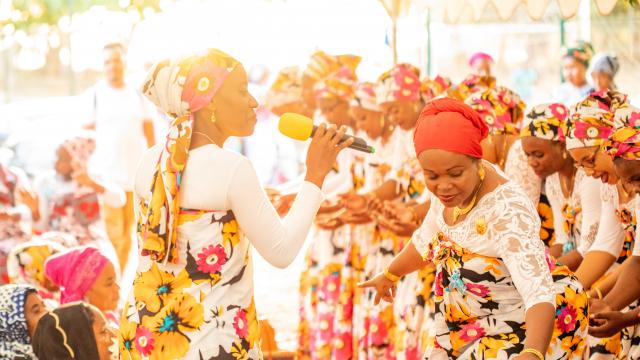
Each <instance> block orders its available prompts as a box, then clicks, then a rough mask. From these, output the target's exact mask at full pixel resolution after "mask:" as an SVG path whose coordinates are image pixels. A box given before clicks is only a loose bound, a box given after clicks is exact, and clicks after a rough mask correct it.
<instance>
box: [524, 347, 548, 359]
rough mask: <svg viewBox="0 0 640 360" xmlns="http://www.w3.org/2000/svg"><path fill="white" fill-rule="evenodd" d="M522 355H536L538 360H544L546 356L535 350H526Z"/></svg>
mask: <svg viewBox="0 0 640 360" xmlns="http://www.w3.org/2000/svg"><path fill="white" fill-rule="evenodd" d="M520 354H533V355H535V356H536V357H537V358H538V359H540V360H544V355H542V353H541V352H540V351H538V350H536V349H534V348H526V349H524V350H522V351H521V352H520Z"/></svg>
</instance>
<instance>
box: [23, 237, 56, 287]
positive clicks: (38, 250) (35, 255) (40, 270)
mask: <svg viewBox="0 0 640 360" xmlns="http://www.w3.org/2000/svg"><path fill="white" fill-rule="evenodd" d="M25 253H26V254H27V255H28V256H29V259H30V260H31V261H29V263H27V264H25V265H24V271H25V273H26V275H27V277H28V278H30V279H34V280H36V281H37V282H38V284H40V285H42V286H45V285H46V283H47V281H46V280H47V279H46V278H45V276H44V262H45V261H46V260H47V258H49V256H51V249H50V248H49V246H47V245H38V246H30V247H28V248H27V249H26V250H25Z"/></svg>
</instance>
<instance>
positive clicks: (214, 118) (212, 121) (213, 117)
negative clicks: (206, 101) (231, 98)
mask: <svg viewBox="0 0 640 360" xmlns="http://www.w3.org/2000/svg"><path fill="white" fill-rule="evenodd" d="M209 121H211V123H212V124H215V123H216V112H215V110H214V111H212V112H211V118H209Z"/></svg>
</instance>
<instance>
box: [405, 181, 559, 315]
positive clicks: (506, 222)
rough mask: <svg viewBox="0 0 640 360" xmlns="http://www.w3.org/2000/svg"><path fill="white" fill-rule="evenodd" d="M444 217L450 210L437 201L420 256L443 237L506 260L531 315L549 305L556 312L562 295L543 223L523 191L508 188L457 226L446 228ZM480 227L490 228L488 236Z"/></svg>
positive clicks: (419, 242) (419, 240) (422, 232)
mask: <svg viewBox="0 0 640 360" xmlns="http://www.w3.org/2000/svg"><path fill="white" fill-rule="evenodd" d="M443 211H444V205H443V204H442V203H441V202H440V201H439V200H438V199H437V198H436V197H435V196H434V197H433V199H432V205H431V209H430V210H429V213H428V214H427V217H426V219H425V221H424V222H423V224H422V226H421V227H420V228H419V229H418V230H417V231H416V232H415V233H414V235H413V238H412V243H413V244H414V246H415V247H416V249H417V250H418V252H420V254H423V255H424V254H426V252H427V251H428V248H429V247H428V246H429V242H431V239H432V238H433V236H434V235H436V234H437V233H438V232H443V233H444V235H445V236H447V237H448V238H449V239H451V241H453V242H455V243H456V244H458V245H460V246H461V247H463V248H465V249H467V250H469V251H471V252H473V253H475V254H479V255H483V256H488V257H494V258H500V259H501V260H502V261H503V262H504V263H505V265H506V267H507V269H509V273H510V275H511V278H512V279H513V284H514V285H515V287H516V290H517V291H518V292H519V293H520V295H521V296H522V299H523V303H524V306H525V308H526V309H529V308H530V307H532V306H533V305H535V304H538V303H545V302H546V303H550V304H554V306H555V297H556V293H557V291H556V288H555V285H554V283H553V279H552V277H551V273H550V271H549V266H548V265H547V261H546V255H545V248H544V244H543V242H542V240H540V235H539V232H540V218H539V217H538V213H537V211H536V209H535V207H534V206H533V204H532V203H531V201H530V200H529V199H528V198H527V196H526V195H525V194H524V192H523V191H522V190H521V189H520V187H519V186H518V185H516V184H514V183H513V182H507V183H505V184H503V185H500V186H499V187H497V188H496V189H495V190H493V191H492V192H491V193H489V194H486V195H485V196H484V197H482V198H481V199H480V200H479V201H478V203H477V204H476V207H475V208H473V210H471V212H470V213H469V214H468V215H467V217H466V218H465V219H464V220H462V221H461V222H460V223H458V224H456V225H453V226H449V225H447V224H446V223H445V221H444V217H443ZM479 223H484V224H486V231H484V233H482V234H481V231H478V224H479Z"/></svg>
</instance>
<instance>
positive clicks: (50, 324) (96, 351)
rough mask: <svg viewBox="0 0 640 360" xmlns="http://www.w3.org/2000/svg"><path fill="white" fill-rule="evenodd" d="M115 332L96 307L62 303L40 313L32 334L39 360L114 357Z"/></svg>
mask: <svg viewBox="0 0 640 360" xmlns="http://www.w3.org/2000/svg"><path fill="white" fill-rule="evenodd" d="M115 341H116V336H115V332H114V331H113V330H112V329H111V328H110V327H109V325H108V323H107V320H106V319H105V317H104V315H103V314H102V313H101V312H100V310H98V309H97V308H96V307H94V306H91V305H86V304H83V303H74V304H68V305H64V306H62V307H60V308H57V309H55V310H53V311H52V312H49V313H47V314H45V315H44V316H42V318H41V319H40V321H38V325H37V328H36V332H35V334H34V335H33V352H34V353H35V354H36V356H37V357H38V359H39V360H60V359H73V360H111V359H117V358H118V350H117V346H116V342H115Z"/></svg>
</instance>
